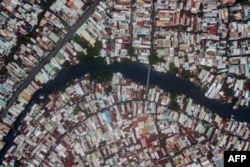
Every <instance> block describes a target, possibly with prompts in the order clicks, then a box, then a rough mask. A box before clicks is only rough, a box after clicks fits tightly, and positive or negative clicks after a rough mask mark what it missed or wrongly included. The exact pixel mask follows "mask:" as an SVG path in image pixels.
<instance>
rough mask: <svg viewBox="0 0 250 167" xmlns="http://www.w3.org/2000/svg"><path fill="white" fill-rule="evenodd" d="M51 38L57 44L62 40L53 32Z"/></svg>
mask: <svg viewBox="0 0 250 167" xmlns="http://www.w3.org/2000/svg"><path fill="white" fill-rule="evenodd" d="M49 38H50V39H51V40H52V41H53V42H54V43H57V42H58V41H59V40H60V38H59V37H58V36H57V35H56V34H55V33H53V32H51V33H50V34H49Z"/></svg>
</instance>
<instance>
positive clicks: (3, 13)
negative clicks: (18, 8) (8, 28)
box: [1, 11, 9, 18]
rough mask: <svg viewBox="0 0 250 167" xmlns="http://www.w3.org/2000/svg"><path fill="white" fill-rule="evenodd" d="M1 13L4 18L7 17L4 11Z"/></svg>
mask: <svg viewBox="0 0 250 167" xmlns="http://www.w3.org/2000/svg"><path fill="white" fill-rule="evenodd" d="M1 15H3V16H4V17H5V18H8V17H9V16H8V15H7V14H6V13H5V12H4V11H1Z"/></svg>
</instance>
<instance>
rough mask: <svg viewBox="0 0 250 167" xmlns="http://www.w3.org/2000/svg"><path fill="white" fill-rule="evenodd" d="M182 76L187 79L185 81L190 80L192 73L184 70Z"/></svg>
mask: <svg viewBox="0 0 250 167" xmlns="http://www.w3.org/2000/svg"><path fill="white" fill-rule="evenodd" d="M181 76H182V77H183V78H185V79H189V78H190V72H189V70H182V72H181Z"/></svg>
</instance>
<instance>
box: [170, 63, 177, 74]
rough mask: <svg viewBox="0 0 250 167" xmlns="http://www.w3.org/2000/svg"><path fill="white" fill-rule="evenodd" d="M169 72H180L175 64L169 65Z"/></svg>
mask: <svg viewBox="0 0 250 167" xmlns="http://www.w3.org/2000/svg"><path fill="white" fill-rule="evenodd" d="M169 71H170V72H175V73H176V72H177V71H178V68H177V67H175V65H174V63H173V62H171V63H169Z"/></svg>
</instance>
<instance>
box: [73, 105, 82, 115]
mask: <svg viewBox="0 0 250 167" xmlns="http://www.w3.org/2000/svg"><path fill="white" fill-rule="evenodd" d="M79 111H81V108H80V107H79V106H76V108H74V110H73V115H77V114H78V113H79Z"/></svg>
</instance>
